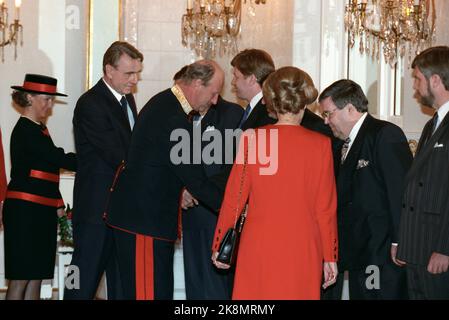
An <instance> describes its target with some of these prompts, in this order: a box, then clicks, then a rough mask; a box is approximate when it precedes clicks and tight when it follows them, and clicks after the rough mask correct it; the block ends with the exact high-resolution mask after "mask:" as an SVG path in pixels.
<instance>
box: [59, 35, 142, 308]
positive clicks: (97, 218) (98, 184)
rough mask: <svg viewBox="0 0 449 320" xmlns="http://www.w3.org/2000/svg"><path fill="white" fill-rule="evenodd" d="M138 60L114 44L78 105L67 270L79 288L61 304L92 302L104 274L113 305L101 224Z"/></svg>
mask: <svg viewBox="0 0 449 320" xmlns="http://www.w3.org/2000/svg"><path fill="white" fill-rule="evenodd" d="M142 61H143V55H142V54H141V53H140V52H139V51H138V50H137V49H136V48H134V47H133V46H131V45H130V44H128V43H126V42H119V41H117V42H114V43H113V44H112V45H111V46H110V47H109V49H108V50H107V51H106V53H105V54H104V58H103V72H104V76H103V78H102V79H101V80H100V81H98V83H97V84H96V85H95V86H94V87H93V88H91V89H90V90H89V91H87V92H86V93H84V94H83V95H82V96H81V97H80V98H79V100H78V102H77V104H76V108H75V113H74V117H73V126H74V133H75V145H76V152H77V156H78V171H77V174H76V177H75V186H74V195H73V198H74V206H73V207H74V213H73V237H74V244H75V250H74V253H73V258H72V263H71V264H72V265H75V266H77V267H78V268H79V271H80V288H79V289H72V290H69V289H66V290H65V294H64V299H77V300H79V299H93V298H94V297H95V293H96V291H97V287H98V284H99V282H100V280H101V276H102V274H103V272H104V271H105V270H106V278H107V289H108V299H119V298H121V294H120V284H119V279H118V269H117V264H116V263H117V262H116V261H115V258H114V257H113V256H112V255H111V252H112V246H113V239H112V231H111V230H110V229H109V228H108V227H107V226H106V225H105V223H104V221H103V213H104V210H105V205H106V202H107V199H108V194H109V188H110V187H111V185H112V182H113V180H114V175H115V172H116V170H117V167H118V166H119V165H120V163H121V162H122V161H123V160H124V159H126V157H127V153H128V148H129V143H130V139H131V131H132V127H133V126H134V123H135V121H136V120H137V109H136V104H135V102H134V98H133V95H132V90H133V89H134V88H135V86H136V84H137V82H138V78H139V73H140V72H141V70H142Z"/></svg>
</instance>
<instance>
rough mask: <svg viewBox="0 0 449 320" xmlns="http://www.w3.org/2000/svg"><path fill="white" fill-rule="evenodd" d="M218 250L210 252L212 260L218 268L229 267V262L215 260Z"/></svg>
mask: <svg viewBox="0 0 449 320" xmlns="http://www.w3.org/2000/svg"><path fill="white" fill-rule="evenodd" d="M217 257H218V252H214V253H212V258H211V259H212V262H213V264H214V265H215V266H216V267H217V268H218V269H229V268H230V267H231V266H230V265H229V264H225V263H222V262H220V261H217Z"/></svg>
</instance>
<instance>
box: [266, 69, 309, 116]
mask: <svg viewBox="0 0 449 320" xmlns="http://www.w3.org/2000/svg"><path fill="white" fill-rule="evenodd" d="M263 96H264V99H265V102H266V104H267V111H268V112H269V113H279V114H285V113H293V114H297V113H299V112H300V111H301V110H302V109H304V108H305V106H306V105H309V104H311V103H313V102H314V101H315V100H316V98H317V96H318V90H317V89H316V88H315V85H314V84H313V81H312V78H311V77H310V76H309V75H308V74H307V73H306V72H304V71H303V70H301V69H298V68H295V67H283V68H280V69H278V70H277V71H275V72H273V73H272V74H270V75H269V76H268V78H267V80H265V82H264V84H263Z"/></svg>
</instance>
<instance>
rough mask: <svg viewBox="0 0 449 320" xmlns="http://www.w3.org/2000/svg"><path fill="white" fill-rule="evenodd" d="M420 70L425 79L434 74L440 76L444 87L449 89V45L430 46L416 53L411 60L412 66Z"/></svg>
mask: <svg viewBox="0 0 449 320" xmlns="http://www.w3.org/2000/svg"><path fill="white" fill-rule="evenodd" d="M416 67H418V69H419V70H420V71H421V72H422V74H423V75H424V76H425V77H426V79H427V80H429V78H430V77H431V76H432V75H434V74H436V75H438V76H439V77H440V78H441V81H442V82H443V84H444V88H445V89H446V90H449V47H447V46H438V47H431V48H428V49H426V50H424V51H423V52H421V53H420V54H418V55H417V56H416V57H415V59H414V60H413V62H412V68H416Z"/></svg>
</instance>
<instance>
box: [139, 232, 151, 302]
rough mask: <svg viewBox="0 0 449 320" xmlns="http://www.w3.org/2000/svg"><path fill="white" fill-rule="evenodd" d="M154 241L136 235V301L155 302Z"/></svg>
mask: <svg viewBox="0 0 449 320" xmlns="http://www.w3.org/2000/svg"><path fill="white" fill-rule="evenodd" d="M153 241H154V239H153V238H152V237H148V236H143V235H139V234H138V235H136V300H154V267H153V257H154V254H153Z"/></svg>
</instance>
